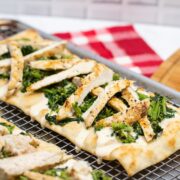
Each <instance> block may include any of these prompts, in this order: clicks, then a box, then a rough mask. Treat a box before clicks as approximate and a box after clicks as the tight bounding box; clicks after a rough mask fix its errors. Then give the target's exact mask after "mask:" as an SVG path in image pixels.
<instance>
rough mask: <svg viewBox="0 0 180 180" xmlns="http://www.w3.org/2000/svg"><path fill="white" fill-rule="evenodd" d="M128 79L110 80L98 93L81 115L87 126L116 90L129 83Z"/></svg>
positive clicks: (119, 90)
mask: <svg viewBox="0 0 180 180" xmlns="http://www.w3.org/2000/svg"><path fill="white" fill-rule="evenodd" d="M130 83H131V82H130V81H128V80H118V81H113V82H110V83H109V84H108V85H107V86H106V87H105V89H104V90H103V91H102V92H101V93H100V94H99V96H98V98H97V99H96V100H95V102H94V103H93V104H92V106H91V107H90V108H89V109H88V110H87V111H86V112H85V113H84V114H83V115H82V117H83V119H84V120H85V124H86V126H87V127H89V126H91V125H92V123H93V121H94V120H95V118H96V117H97V115H98V114H99V112H100V111H101V110H102V109H103V107H104V106H105V105H106V103H107V102H108V101H109V100H110V99H111V98H112V97H113V96H114V95H115V94H116V93H118V92H121V91H122V90H123V89H125V88H126V87H128V86H129V85H130Z"/></svg>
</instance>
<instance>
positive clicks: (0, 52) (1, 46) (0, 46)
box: [0, 44, 9, 56]
mask: <svg viewBox="0 0 180 180" xmlns="http://www.w3.org/2000/svg"><path fill="white" fill-rule="evenodd" d="M8 51H9V50H8V46H7V44H0V56H1V55H3V54H5V53H7V52H8Z"/></svg>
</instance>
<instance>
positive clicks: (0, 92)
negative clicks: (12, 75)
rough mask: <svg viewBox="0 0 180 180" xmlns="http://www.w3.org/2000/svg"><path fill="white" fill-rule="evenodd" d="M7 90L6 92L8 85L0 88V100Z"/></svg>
mask: <svg viewBox="0 0 180 180" xmlns="http://www.w3.org/2000/svg"><path fill="white" fill-rule="evenodd" d="M7 90H8V85H7V84H6V85H4V86H2V87H0V98H4V97H5V96H6V94H7Z"/></svg>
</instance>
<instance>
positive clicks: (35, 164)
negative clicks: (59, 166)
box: [0, 151, 64, 179]
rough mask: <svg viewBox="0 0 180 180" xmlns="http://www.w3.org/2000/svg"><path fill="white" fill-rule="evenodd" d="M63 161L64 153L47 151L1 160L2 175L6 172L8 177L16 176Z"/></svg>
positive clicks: (0, 170) (0, 169)
mask: <svg viewBox="0 0 180 180" xmlns="http://www.w3.org/2000/svg"><path fill="white" fill-rule="evenodd" d="M63 160H64V159H63V153H54V152H47V151H37V152H33V153H28V154H23V155H20V156H15V157H9V158H4V159H1V160H0V175H2V174H3V172H4V173H5V174H7V176H16V175H20V174H22V173H23V172H25V171H28V170H32V169H35V168H40V167H44V166H49V165H54V164H56V163H59V162H61V161H63ZM1 172H2V173H1ZM0 179H1V178H0Z"/></svg>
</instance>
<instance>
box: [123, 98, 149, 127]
mask: <svg viewBox="0 0 180 180" xmlns="http://www.w3.org/2000/svg"><path fill="white" fill-rule="evenodd" d="M149 105H150V102H149V99H147V100H146V99H145V100H143V101H139V102H137V103H136V104H135V105H133V106H131V107H130V108H129V109H128V111H127V114H126V118H125V122H126V123H128V124H133V123H135V122H136V121H138V120H140V119H141V118H143V117H145V116H146V115H147V111H148V108H149Z"/></svg>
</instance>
